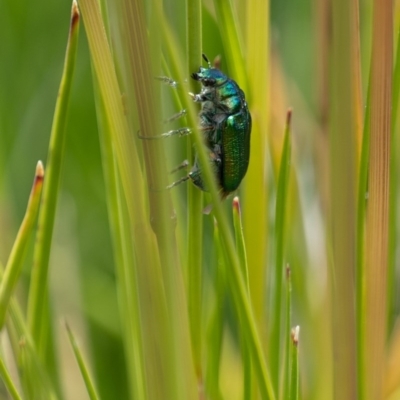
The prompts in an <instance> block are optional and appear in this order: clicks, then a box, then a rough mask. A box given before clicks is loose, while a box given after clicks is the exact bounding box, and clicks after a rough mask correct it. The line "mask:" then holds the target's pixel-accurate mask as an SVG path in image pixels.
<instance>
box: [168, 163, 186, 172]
mask: <svg viewBox="0 0 400 400" xmlns="http://www.w3.org/2000/svg"><path fill="white" fill-rule="evenodd" d="M188 166H189V161H188V160H185V161H183V162H182V163H180V164H179V165H178V166H177V167H175V168H174V169H173V170H172V171H170V174H173V173H174V172H177V171H180V170H181V169H185V168H187V167H188Z"/></svg>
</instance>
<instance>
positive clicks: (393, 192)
mask: <svg viewBox="0 0 400 400" xmlns="http://www.w3.org/2000/svg"><path fill="white" fill-rule="evenodd" d="M399 93H400V30H399V31H398V34H397V48H396V61H395V67H394V72H393V91H392V133H391V138H390V141H391V143H390V151H391V154H390V178H389V179H390V183H389V185H390V193H389V216H390V217H389V265H388V307H387V311H388V332H390V331H391V329H392V328H393V325H394V316H395V315H396V304H395V303H396V292H397V290H396V282H397V280H396V278H395V276H396V262H397V260H398V257H396V249H397V242H398V234H397V227H398V223H397V221H398V215H399V211H398V199H399V176H398V170H399V162H398V157H399V147H400V140H399V138H398V118H397V115H398V112H399Z"/></svg>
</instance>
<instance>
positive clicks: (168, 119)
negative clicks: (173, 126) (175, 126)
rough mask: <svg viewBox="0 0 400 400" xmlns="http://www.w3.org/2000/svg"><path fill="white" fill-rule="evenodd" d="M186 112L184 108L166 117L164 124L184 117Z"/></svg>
mask: <svg viewBox="0 0 400 400" xmlns="http://www.w3.org/2000/svg"><path fill="white" fill-rule="evenodd" d="M186 114H187V111H186V110H185V109H183V110H181V111H179V112H177V113H176V114H174V115H172V116H171V117H169V118H167V119H164V121H163V122H164V124H167V123H169V122H173V121H176V120H177V119H179V118H182V117H184V116H185V115H186Z"/></svg>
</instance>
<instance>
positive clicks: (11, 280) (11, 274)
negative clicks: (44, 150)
mask: <svg viewBox="0 0 400 400" xmlns="http://www.w3.org/2000/svg"><path fill="white" fill-rule="evenodd" d="M43 177H44V170H43V164H42V163H41V162H40V161H39V162H38V164H37V165H36V171H35V178H34V181H33V187H32V190H31V193H30V196H29V201H28V206H27V209H26V212H25V216H24V219H23V221H22V223H21V226H20V228H19V231H18V235H17V238H16V239H15V242H14V245H13V248H12V250H11V254H10V256H9V258H8V262H7V265H6V269H5V273H4V275H3V279H2V280H1V283H0V328H1V327H2V326H3V325H4V320H5V317H6V312H7V309H8V304H9V301H10V297H11V295H12V294H13V292H14V289H15V285H16V284H17V281H18V279H19V276H20V274H21V269H22V263H23V260H24V258H25V254H26V248H27V245H28V243H29V239H30V237H31V233H32V230H33V228H34V225H35V222H36V216H37V212H38V208H39V202H40V195H41V193H42V186H43Z"/></svg>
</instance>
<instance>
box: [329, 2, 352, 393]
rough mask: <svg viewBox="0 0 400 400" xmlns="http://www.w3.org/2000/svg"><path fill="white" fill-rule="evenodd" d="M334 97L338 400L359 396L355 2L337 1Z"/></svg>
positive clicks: (332, 234) (332, 228)
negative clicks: (356, 262) (356, 300)
mask: <svg viewBox="0 0 400 400" xmlns="http://www.w3.org/2000/svg"><path fill="white" fill-rule="evenodd" d="M332 16H333V18H332V23H333V25H332V39H331V43H332V44H331V48H330V60H331V63H330V67H331V69H330V71H329V72H330V85H329V88H330V92H329V93H330V97H329V108H330V110H329V112H330V115H329V169H330V171H329V180H330V182H329V189H330V192H329V196H330V197H329V220H328V227H329V229H328V243H327V246H328V255H329V253H331V257H329V256H328V260H329V262H330V271H329V272H330V275H329V278H330V287H331V291H330V293H331V299H330V304H331V305H332V312H331V318H332V322H331V323H330V326H331V337H332V342H331V345H332V346H333V350H332V351H333V354H334V357H335V358H334V360H335V361H334V362H333V364H332V367H333V387H334V388H335V391H334V397H333V398H334V399H340V400H345V399H349V400H350V399H353V398H354V397H357V395H356V393H357V378H356V376H357V375H356V365H357V359H356V354H357V352H356V314H355V307H354V300H355V296H356V294H355V287H354V279H355V278H354V276H355V268H356V265H355V251H356V249H355V246H356V243H355V225H356V209H355V204H356V201H355V186H356V182H357V174H356V171H355V165H356V160H357V149H356V132H357V129H356V116H355V110H356V107H355V102H356V98H357V96H356V93H355V92H354V90H355V87H354V82H353V79H354V68H353V65H354V62H355V61H354V58H353V57H354V54H355V52H356V49H354V47H353V46H354V43H355V40H354V38H353V35H354V34H355V29H354V27H353V24H355V23H356V20H355V16H356V13H355V12H354V3H353V2H348V1H345V0H342V1H337V2H334V3H332Z"/></svg>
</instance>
